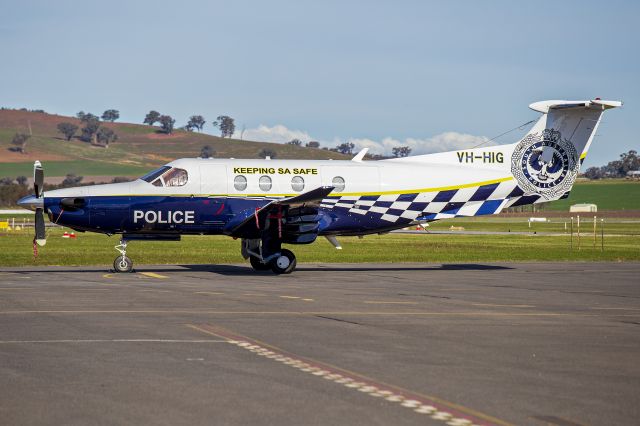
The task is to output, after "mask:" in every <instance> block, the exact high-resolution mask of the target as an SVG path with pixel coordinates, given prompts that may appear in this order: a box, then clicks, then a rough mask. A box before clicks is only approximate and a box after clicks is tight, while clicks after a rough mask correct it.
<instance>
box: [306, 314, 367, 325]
mask: <svg viewBox="0 0 640 426" xmlns="http://www.w3.org/2000/svg"><path fill="white" fill-rule="evenodd" d="M314 317H316V318H323V319H328V320H332V321H338V322H346V323H347V324H355V325H362V324H360V323H359V322H354V321H348V320H344V319H340V318H334V317H327V316H324V315H314Z"/></svg>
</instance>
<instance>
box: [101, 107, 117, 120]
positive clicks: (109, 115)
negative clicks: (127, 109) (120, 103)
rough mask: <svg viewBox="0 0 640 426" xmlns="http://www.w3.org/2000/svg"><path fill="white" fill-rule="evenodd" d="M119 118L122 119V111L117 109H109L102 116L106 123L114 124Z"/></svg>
mask: <svg viewBox="0 0 640 426" xmlns="http://www.w3.org/2000/svg"><path fill="white" fill-rule="evenodd" d="M118 118H120V111H118V110H117V109H108V110H106V111H105V112H104V113H103V114H102V119H103V120H104V121H110V122H112V123H113V122H114V121H116V120H117V119H118Z"/></svg>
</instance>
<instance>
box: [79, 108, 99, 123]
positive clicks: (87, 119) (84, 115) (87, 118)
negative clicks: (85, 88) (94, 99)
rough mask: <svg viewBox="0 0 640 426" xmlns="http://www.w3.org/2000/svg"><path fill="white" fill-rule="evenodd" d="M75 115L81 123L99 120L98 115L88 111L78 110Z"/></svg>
mask: <svg viewBox="0 0 640 426" xmlns="http://www.w3.org/2000/svg"><path fill="white" fill-rule="evenodd" d="M76 117H78V118H79V119H80V121H82V122H83V123H88V122H90V121H100V117H98V116H97V115H94V114H91V113H90V112H87V113H85V112H84V111H80V112H79V113H78V114H76Z"/></svg>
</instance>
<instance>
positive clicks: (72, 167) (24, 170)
mask: <svg viewBox="0 0 640 426" xmlns="http://www.w3.org/2000/svg"><path fill="white" fill-rule="evenodd" d="M44 167H45V176H49V177H51V176H66V175H67V174H70V173H71V174H75V175H78V176H86V178H85V179H84V180H85V181H86V182H91V178H90V176H138V175H139V176H142V175H143V174H145V173H147V172H148V171H150V170H152V169H153V167H147V166H134V165H128V164H114V163H106V162H102V161H88V160H72V161H46V162H45V164H44ZM31 175H33V162H28V163H27V162H25V163H0V176H11V177H15V176H31Z"/></svg>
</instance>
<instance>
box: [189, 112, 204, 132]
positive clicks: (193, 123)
mask: <svg viewBox="0 0 640 426" xmlns="http://www.w3.org/2000/svg"><path fill="white" fill-rule="evenodd" d="M205 123H206V121H205V120H204V117H203V116H201V115H192V116H191V117H190V118H189V122H188V123H187V125H186V126H185V128H186V129H187V130H188V131H190V132H192V131H193V130H194V129H195V130H198V131H200V132H201V131H202V129H203V128H204V125H205Z"/></svg>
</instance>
